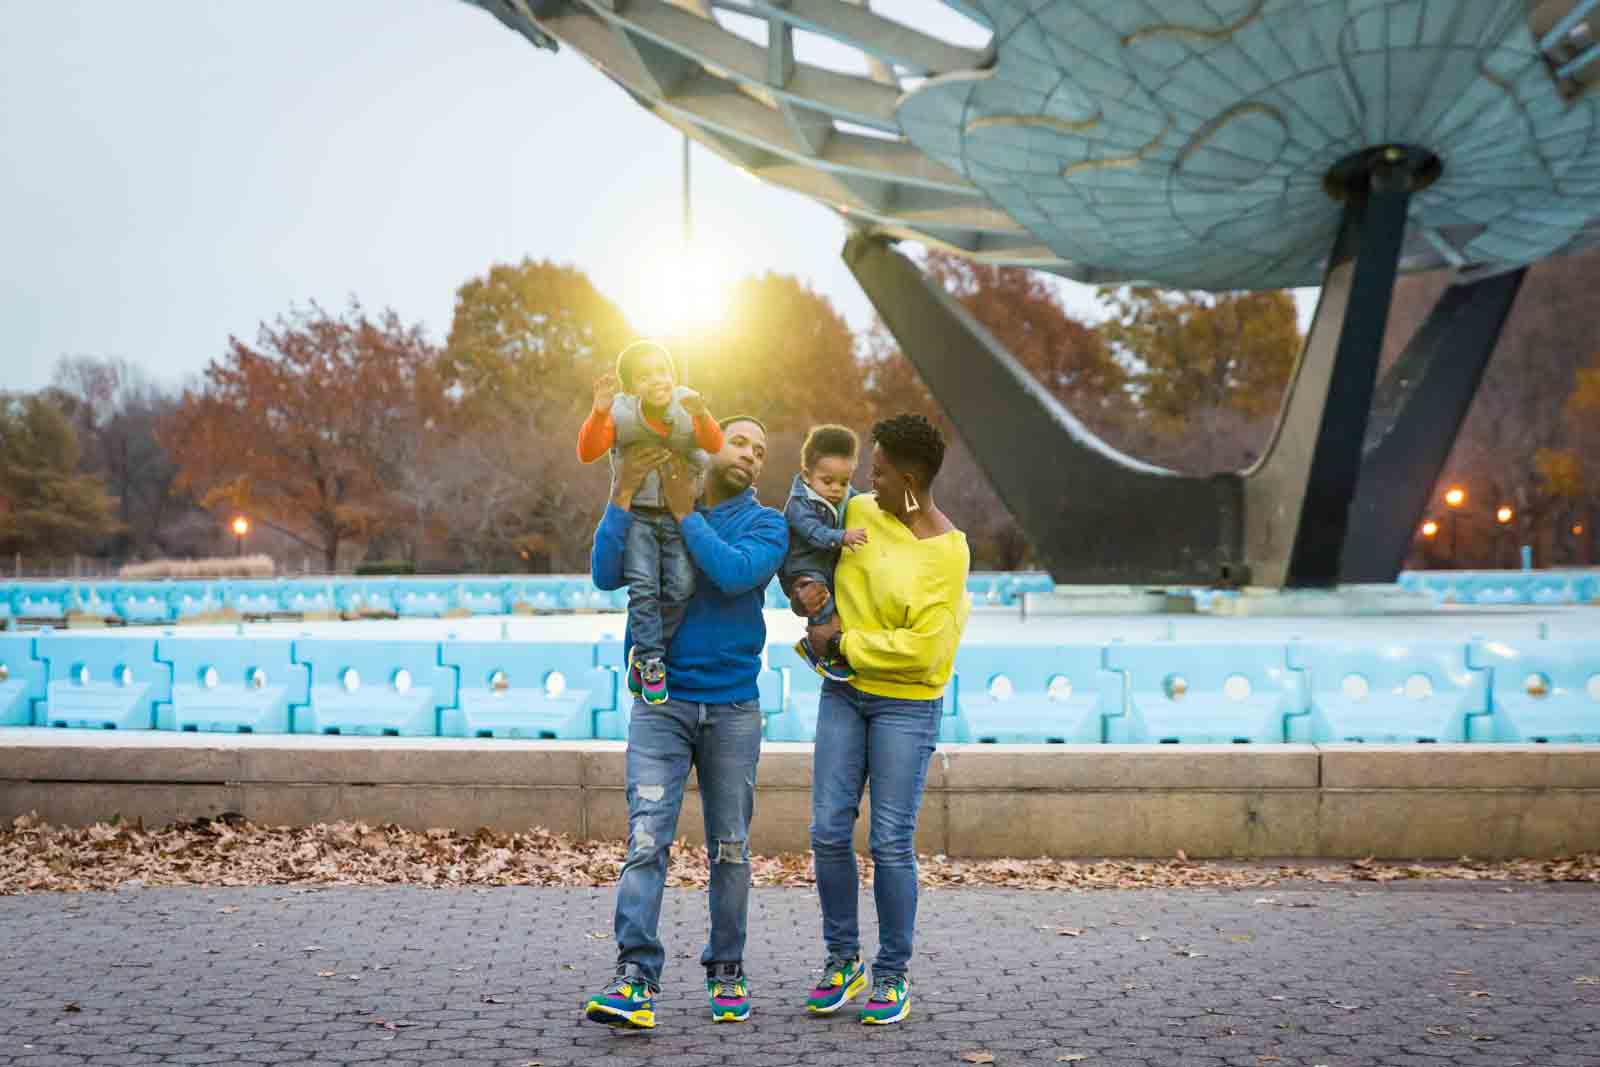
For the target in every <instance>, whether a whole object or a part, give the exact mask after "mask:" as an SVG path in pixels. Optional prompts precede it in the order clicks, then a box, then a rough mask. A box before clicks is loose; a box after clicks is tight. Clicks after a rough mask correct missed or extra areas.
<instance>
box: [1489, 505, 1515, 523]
mask: <svg viewBox="0 0 1600 1067" xmlns="http://www.w3.org/2000/svg"><path fill="white" fill-rule="evenodd" d="M1514 514H1516V513H1515V512H1513V511H1512V510H1511V509H1510V508H1509V507H1507V506H1506V505H1504V504H1501V505H1500V510H1499V511H1497V512H1495V513H1494V521H1495V522H1498V523H1499V524H1500V525H1501V526H1504V525H1505V524H1506V523H1508V522H1510V521H1511V516H1512V515H1514Z"/></svg>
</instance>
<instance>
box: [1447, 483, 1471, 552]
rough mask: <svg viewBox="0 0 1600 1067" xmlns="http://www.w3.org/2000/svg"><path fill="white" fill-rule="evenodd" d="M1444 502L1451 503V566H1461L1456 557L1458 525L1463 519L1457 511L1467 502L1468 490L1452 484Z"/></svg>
mask: <svg viewBox="0 0 1600 1067" xmlns="http://www.w3.org/2000/svg"><path fill="white" fill-rule="evenodd" d="M1444 502H1445V503H1446V504H1449V505H1450V566H1452V567H1459V566H1461V564H1460V562H1458V561H1457V559H1456V526H1457V524H1458V523H1460V521H1461V520H1460V519H1459V518H1458V517H1457V516H1456V512H1457V511H1459V510H1460V509H1461V505H1462V504H1465V503H1466V502H1467V491H1466V490H1465V489H1463V488H1461V487H1460V486H1459V485H1452V486H1451V487H1450V488H1449V489H1447V490H1445V494H1444Z"/></svg>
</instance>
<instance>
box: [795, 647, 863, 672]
mask: <svg viewBox="0 0 1600 1067" xmlns="http://www.w3.org/2000/svg"><path fill="white" fill-rule="evenodd" d="M794 651H795V655H797V656H799V657H800V658H801V659H803V660H805V661H806V663H807V664H808V665H809V666H810V667H811V669H812V670H814V671H816V672H817V673H818V674H820V675H822V676H823V677H824V678H831V679H832V680H833V681H835V682H848V681H849V680H850V679H852V678H854V677H855V676H856V672H855V670H854V669H853V668H852V667H851V666H850V664H848V663H846V662H845V661H844V660H842V659H833V658H831V657H830V658H828V659H818V658H817V654H816V653H815V652H813V651H811V642H810V641H808V640H806V639H805V638H804V637H802V638H801V639H800V640H798V641H796V642H795V643H794Z"/></svg>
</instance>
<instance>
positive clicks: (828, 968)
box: [806, 956, 867, 1015]
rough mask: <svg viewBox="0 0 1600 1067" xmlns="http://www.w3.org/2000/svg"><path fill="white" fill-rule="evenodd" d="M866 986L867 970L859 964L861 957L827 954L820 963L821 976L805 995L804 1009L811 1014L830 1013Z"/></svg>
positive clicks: (842, 1005)
mask: <svg viewBox="0 0 1600 1067" xmlns="http://www.w3.org/2000/svg"><path fill="white" fill-rule="evenodd" d="M865 988H867V972H866V969H865V968H864V967H862V966H861V957H860V956H857V957H855V958H854V959H848V960H847V959H845V958H844V957H843V956H829V957H828V962H827V963H824V964H823V965H822V978H821V979H820V980H818V982H817V987H816V988H815V989H813V990H812V991H811V992H810V994H809V995H807V997H806V1011H808V1012H810V1013H811V1014H813V1015H831V1014H833V1013H834V1012H836V1011H838V1010H839V1009H840V1008H842V1007H844V1005H845V1003H846V1002H847V1001H849V1000H852V999H854V998H855V997H856V996H857V995H858V994H859V993H860V992H861V991H862V990H863V989H865Z"/></svg>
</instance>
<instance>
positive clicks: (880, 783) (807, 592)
mask: <svg viewBox="0 0 1600 1067" xmlns="http://www.w3.org/2000/svg"><path fill="white" fill-rule="evenodd" d="M872 440H873V445H874V447H873V451H872V488H873V491H874V495H870V496H869V495H862V496H857V497H855V498H853V499H852V500H851V501H850V503H849V505H848V507H847V510H846V513H845V526H847V527H850V528H859V529H864V530H866V532H867V541H866V544H864V545H861V546H860V547H857V548H856V549H854V550H853V551H850V552H846V553H845V554H844V555H843V557H842V558H841V559H840V560H839V566H838V570H837V572H836V573H835V575H834V591H835V595H836V596H837V599H838V603H837V611H836V612H835V614H834V615H833V616H832V617H831V618H830V619H829V620H828V621H827V622H825V623H823V624H821V625H817V626H811V627H809V628H808V629H807V638H808V639H809V640H810V642H811V648H812V651H813V652H815V653H816V655H817V657H818V659H819V660H826V659H828V658H829V657H837V658H839V659H842V660H844V661H845V662H846V663H847V664H848V665H849V667H850V669H851V670H852V671H853V672H854V673H853V674H852V675H851V677H850V680H849V681H848V682H841V681H834V680H829V681H826V682H824V683H823V686H822V698H821V703H820V704H819V706H818V711H817V742H816V754H815V756H814V757H813V766H812V776H811V852H812V856H813V857H814V859H815V860H816V867H817V896H818V897H819V898H820V899H821V903H822V937H823V941H824V943H825V944H826V946H827V953H828V956H827V961H826V962H825V963H824V964H823V973H822V979H821V981H820V982H818V983H817V986H816V988H814V989H813V990H812V991H811V993H810V995H809V996H808V997H807V999H806V1009H807V1010H808V1011H810V1012H813V1013H817V1014H829V1013H831V1012H835V1011H838V1010H839V1008H841V1007H843V1006H844V1004H845V1003H846V1002H848V1001H849V1000H851V999H853V998H854V997H855V996H856V995H858V994H859V993H860V992H861V991H862V990H863V989H865V988H866V987H867V978H866V972H865V970H864V969H863V968H862V964H861V938H860V928H859V924H858V921H857V916H856V910H857V909H856V891H857V884H858V883H857V877H858V876H857V870H856V856H855V850H854V848H853V846H852V844H851V835H852V833H853V831H854V828H855V822H856V818H857V816H858V815H859V814H860V805H861V790H862V787H863V786H864V785H865V784H866V783H868V782H870V783H871V784H872V817H871V832H870V834H869V838H868V841H869V844H870V847H871V851H872V860H873V864H874V875H873V887H872V888H873V899H874V902H875V903H876V905H877V909H878V942H879V944H878V955H877V957H876V958H875V959H874V960H873V962H872V991H871V993H869V994H868V996H867V1001H866V1004H865V1006H864V1007H862V1009H861V1012H860V1018H861V1021H862V1022H864V1023H875V1024H882V1023H896V1022H899V1021H900V1020H902V1019H904V1018H905V1017H906V1015H907V1014H908V1013H909V1012H910V1009H911V986H910V983H909V981H908V979H907V976H906V969H907V967H908V966H909V964H910V962H911V949H912V935H913V931H914V928H915V926H916V919H917V852H916V846H915V841H914V839H915V836H916V830H917V812H918V810H919V809H920V808H921V807H922V788H923V784H924V783H925V782H926V780H927V772H928V758H929V757H930V756H932V755H933V749H934V745H935V744H936V743H937V741H938V738H939V720H940V718H941V717H942V716H943V714H944V688H945V684H946V683H947V682H948V681H949V680H950V674H951V671H952V669H953V666H954V663H955V655H956V645H957V644H958V643H959V642H960V640H961V630H962V627H964V626H965V625H966V622H967V612H968V609H969V603H968V599H967V592H966V585H967V568H968V565H969V563H970V554H969V553H968V550H967V539H966V537H965V535H963V534H962V533H961V531H960V530H957V529H956V528H955V527H954V526H953V525H951V523H950V520H949V519H948V518H946V517H945V515H944V513H943V512H942V511H940V510H939V508H938V506H937V505H936V504H935V503H934V500H933V490H932V482H933V478H934V476H935V475H936V474H938V473H939V466H940V464H941V463H943V462H944V449H945V443H944V438H943V436H942V435H941V434H940V433H939V431H938V429H936V428H935V427H934V426H933V424H932V423H930V422H929V421H928V420H927V419H925V418H923V417H922V416H920V415H897V416H895V417H894V418H892V419H886V420H884V421H883V422H880V423H878V424H877V425H876V426H874V427H873V428H872ZM795 601H796V606H797V608H799V609H803V610H804V612H805V614H807V615H810V616H815V615H816V614H818V612H819V610H820V609H821V608H822V606H823V605H824V604H825V603H826V601H827V590H826V587H824V586H823V585H821V584H820V583H811V584H809V585H803V586H800V585H797V587H796V589H795Z"/></svg>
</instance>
